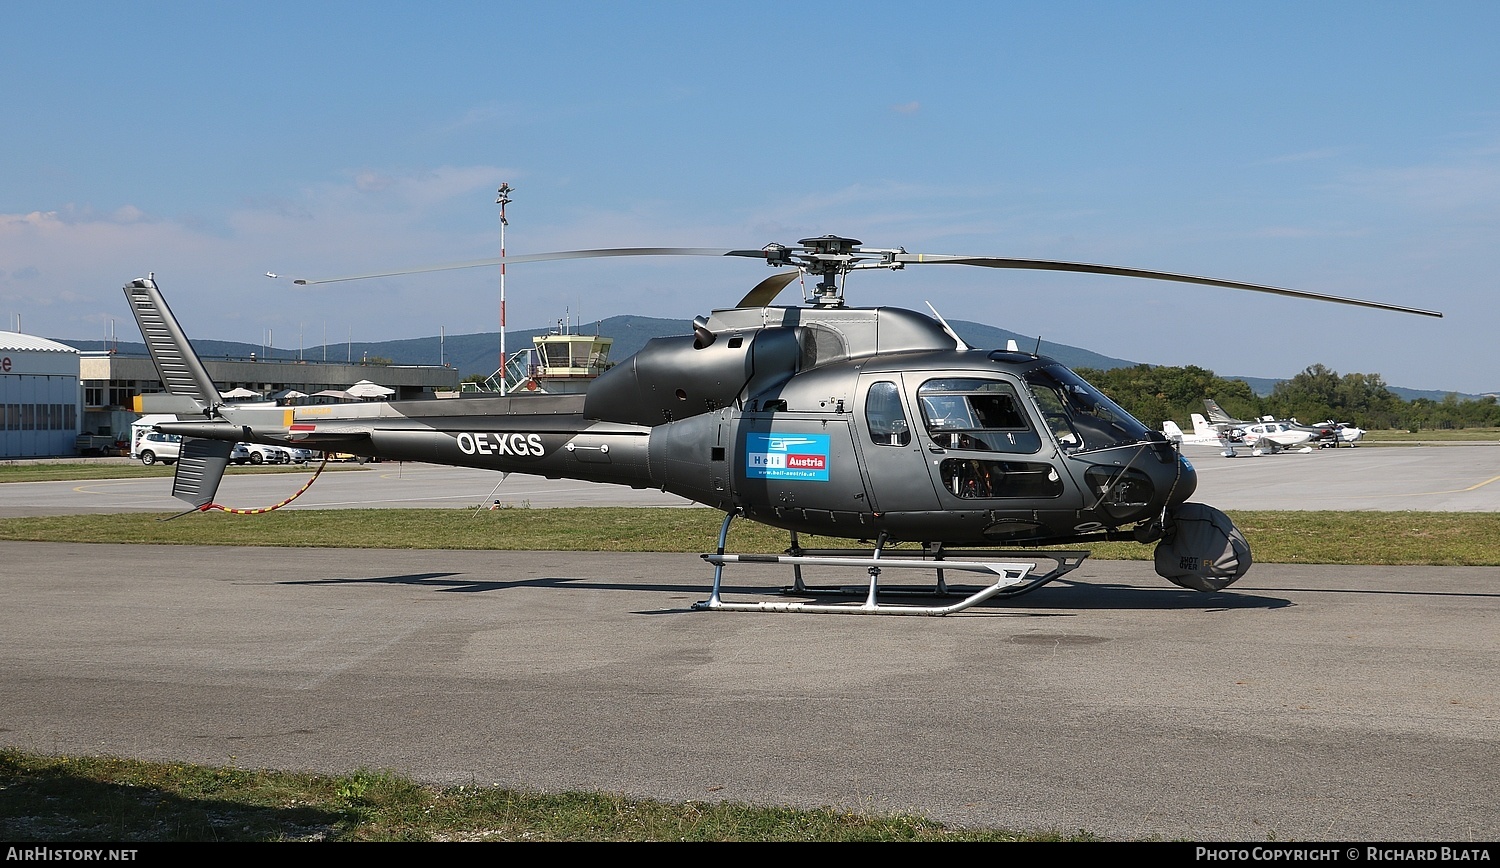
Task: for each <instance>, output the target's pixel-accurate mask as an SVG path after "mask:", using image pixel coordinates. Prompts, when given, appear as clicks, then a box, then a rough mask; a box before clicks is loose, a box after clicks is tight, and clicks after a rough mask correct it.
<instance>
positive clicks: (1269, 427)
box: [1169, 398, 1364, 457]
mask: <svg viewBox="0 0 1500 868" xmlns="http://www.w3.org/2000/svg"><path fill="white" fill-rule="evenodd" d="M1203 406H1204V408H1205V409H1206V410H1208V419H1207V420H1205V424H1206V425H1208V426H1210V427H1212V428H1214V429H1215V430H1217V431H1218V432H1219V434H1220V435H1222V436H1223V437H1224V439H1225V440H1226V441H1228V442H1229V443H1231V444H1234V443H1243V444H1244V445H1246V446H1249V447H1250V454H1251V455H1265V454H1275V453H1277V452H1282V451H1284V450H1293V451H1296V452H1311V451H1313V448H1312V446H1311V442H1312V441H1313V440H1314V439H1315V438H1316V437H1317V436H1318V434H1317V431H1316V429H1313V428H1308V427H1302V426H1299V425H1297V424H1296V423H1295V422H1290V421H1286V420H1282V419H1276V418H1273V417H1271V416H1264V417H1262V418H1260V419H1255V420H1249V419H1235V418H1233V417H1232V416H1230V415H1229V414H1228V413H1226V412H1224V410H1223V408H1222V407H1220V406H1219V405H1218V402H1216V401H1214V400H1213V399H1212V398H1205V399H1203ZM1200 418H1202V417H1200V416H1199V415H1198V414H1197V413H1194V414H1193V419H1194V425H1195V426H1196V425H1197V420H1198V419H1200ZM1360 433H1361V435H1363V433H1364V432H1360ZM1169 436H1170V435H1169ZM1229 457H1233V456H1229Z"/></svg>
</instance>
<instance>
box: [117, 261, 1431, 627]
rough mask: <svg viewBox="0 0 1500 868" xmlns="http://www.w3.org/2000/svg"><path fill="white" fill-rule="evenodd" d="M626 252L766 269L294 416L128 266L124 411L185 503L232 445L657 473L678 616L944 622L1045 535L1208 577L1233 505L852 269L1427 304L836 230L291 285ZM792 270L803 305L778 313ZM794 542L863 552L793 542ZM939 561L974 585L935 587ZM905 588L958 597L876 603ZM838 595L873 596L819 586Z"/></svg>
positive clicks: (1235, 551) (1139, 432) (1148, 442)
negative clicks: (551, 343) (965, 272)
mask: <svg viewBox="0 0 1500 868" xmlns="http://www.w3.org/2000/svg"><path fill="white" fill-rule="evenodd" d="M624 256H705V257H729V258H732V259H733V258H745V259H751V260H757V261H759V262H761V263H762V264H764V265H769V266H771V267H774V268H777V269H778V271H777V272H776V273H775V274H773V275H772V276H770V277H768V278H766V279H765V280H762V281H761V282H760V283H759V284H757V285H756V286H755V287H754V288H753V289H751V290H750V291H749V293H748V294H746V295H745V296H744V297H743V298H742V299H741V300H740V301H739V302H738V303H737V304H735V305H734V306H733V307H728V308H722V309H718V310H714V311H713V312H712V313H710V314H709V315H708V316H699V317H697V318H695V319H694V320H693V322H692V328H691V333H689V334H684V335H682V336H680V337H672V338H657V339H654V340H652V341H651V342H649V343H648V344H647V345H646V346H645V347H644V348H643V349H642V350H641V351H640V352H638V353H636V354H635V355H634V356H632V357H630V358H629V359H627V360H625V361H623V362H621V363H620V364H618V365H616V366H614V367H613V368H611V369H610V370H608V371H606V372H605V373H604V374H602V375H601V376H599V377H598V378H597V379H596V380H594V381H593V382H592V383H591V384H590V385H589V388H588V390H587V391H586V392H585V393H583V394H578V395H523V396H496V395H489V396H475V397H457V398H433V399H428V400H410V401H390V402H378V403H362V404H358V405H348V406H339V405H325V406H315V407H296V408H291V407H281V408H240V407H236V406H234V405H233V404H230V403H226V402H223V401H221V400H220V398H219V392H218V389H217V388H216V387H215V386H214V384H213V383H212V381H211V380H210V379H209V377H208V374H207V372H206V371H205V369H204V367H203V365H202V364H201V362H200V361H199V360H198V358H197V357H196V356H195V355H194V353H193V351H192V348H191V346H190V344H189V343H188V339H187V337H186V335H185V334H184V333H183V331H182V328H181V326H180V324H179V323H178V322H177V320H176V318H175V317H174V316H173V315H172V313H171V311H170V309H169V308H168V306H167V303H166V300H165V299H164V297H163V296H162V294H161V292H160V290H159V288H158V287H157V285H156V281H155V279H154V277H146V278H141V279H137V280H134V281H132V282H131V283H129V284H128V285H126V286H125V295H126V297H127V299H128V301H129V305H130V308H131V311H132V312H133V314H134V315H135V318H136V321H137V323H138V324H139V326H140V328H141V333H142V335H143V336H144V338H145V342H146V344H147V346H148V348H149V350H150V352H151V355H152V358H153V360H154V362H155V364H156V367H157V370H158V371H159V373H160V375H161V380H162V383H163V384H164V387H165V389H166V391H165V393H162V394H157V395H143V396H139V398H138V401H137V408H138V409H142V408H145V407H149V408H150V409H151V410H152V411H154V412H170V413H175V414H176V416H177V418H178V421H176V422H166V423H162V424H159V425H158V426H157V428H158V429H159V430H161V431H163V432H168V433H173V434H179V435H181V436H182V437H183V449H182V453H183V456H184V457H183V458H182V459H181V460H179V462H178V467H177V473H176V477H175V479H174V481H173V489H172V491H173V494H174V495H175V496H176V497H178V498H180V499H182V500H184V501H186V502H187V503H189V504H190V505H191V506H192V507H193V509H194V510H206V509H210V508H213V507H215V506H216V504H214V503H213V498H214V496H215V492H216V491H217V488H218V485H219V482H220V479H221V477H222V474H223V469H224V464H225V462H226V460H227V457H228V454H229V450H230V449H231V448H232V447H233V444H234V443H235V442H236V441H242V440H243V441H248V442H260V443H270V444H273V445H295V446H304V447H310V448H313V449H319V450H323V451H324V452H325V453H328V452H345V453H352V454H355V455H362V456H367V457H370V458H381V459H395V460H405V461H423V462H429V463H437V464H449V465H457V466H465V467H479V468H488V469H492V470H497V471H500V472H502V473H510V472H518V473H528V474H536V475H541V476H546V477H550V478H569V479H581V480H589V481H595V482H608V483H616V484H620V485H629V486H632V487H636V488H658V489H661V490H663V491H668V492H671V493H674V494H677V495H680V496H682V497H685V498H689V499H691V500H693V501H696V502H698V503H701V504H704V505H707V506H710V507H714V508H715V509H719V510H722V511H723V512H724V514H725V515H724V520H723V523H722V525H721V526H720V530H719V536H718V545H717V547H716V550H715V551H714V552H712V553H707V554H704V555H703V558H704V559H705V560H706V561H707V562H708V563H710V564H712V565H713V567H714V574H713V585H712V589H711V591H710V596H709V599H708V600H706V601H704V602H701V603H698V604H696V605H695V607H694V608H697V609H707V610H733V611H774V612H810V613H857V614H896V615H908V614H916V615H946V614H949V613H951V612H955V611H960V610H962V609H964V608H967V607H969V606H972V605H975V604H977V603H979V602H981V601H983V600H986V599H998V598H1008V597H1014V596H1017V595H1019V594H1023V593H1026V592H1028V591H1030V590H1033V589H1035V588H1037V587H1040V586H1041V585H1043V584H1045V583H1047V582H1050V581H1052V580H1054V579H1056V578H1058V577H1060V576H1062V575H1065V574H1067V573H1069V572H1070V571H1072V570H1074V569H1076V568H1077V567H1078V566H1079V565H1080V564H1081V563H1082V562H1083V560H1084V558H1086V557H1087V556H1088V552H1087V551H1086V550H1081V551H1063V550H1060V549H1059V548H1058V547H1061V546H1077V545H1086V544H1089V543H1092V542H1098V541H1105V540H1125V541H1134V542H1138V543H1142V544H1155V545H1156V551H1155V561H1156V569H1157V572H1158V573H1159V574H1160V575H1162V576H1163V577H1164V578H1166V579H1168V580H1169V581H1171V582H1173V583H1175V584H1177V585H1180V586H1183V587H1187V588H1192V589H1195V590H1199V591H1205V592H1215V591H1219V590H1222V589H1223V588H1224V587H1225V586H1227V585H1228V584H1230V583H1231V582H1233V581H1235V580H1236V579H1238V578H1239V577H1240V576H1242V575H1243V574H1244V573H1245V571H1246V570H1247V569H1248V568H1249V566H1250V561H1251V559H1250V549H1249V545H1248V544H1247V543H1246V542H1245V539H1244V535H1243V534H1242V533H1241V532H1240V531H1239V530H1238V529H1237V528H1236V527H1235V526H1234V524H1233V522H1232V521H1230V520H1229V518H1228V516H1226V515H1225V514H1224V513H1222V512H1220V511H1219V510H1216V509H1214V508H1213V507H1211V506H1207V505H1205V504H1200V503H1194V502H1192V501H1190V500H1189V498H1190V497H1191V496H1192V494H1193V492H1194V489H1195V488H1196V487H1197V473H1196V471H1195V470H1194V469H1193V466H1192V464H1191V463H1190V462H1189V461H1187V460H1186V459H1185V458H1183V457H1182V455H1181V454H1180V453H1179V451H1178V449H1177V447H1176V446H1175V445H1174V444H1173V443H1171V442H1170V441H1168V440H1167V438H1166V437H1165V435H1163V434H1162V433H1161V432H1159V431H1153V430H1151V429H1149V428H1147V427H1146V426H1145V425H1143V424H1142V423H1140V422H1139V421H1137V420H1136V419H1135V418H1133V417H1132V416H1131V415H1130V414H1129V413H1126V412H1125V411H1124V410H1122V409H1121V408H1120V407H1119V406H1117V405H1116V404H1115V403H1114V402H1112V401H1111V400H1109V398H1107V397H1105V396H1104V395H1103V394H1102V393H1101V392H1099V391H1098V390H1097V389H1095V388H1094V387H1093V386H1091V385H1090V384H1088V383H1087V382H1085V381H1084V380H1083V379H1082V378H1080V377H1079V376H1078V375H1077V374H1075V373H1073V372H1072V371H1071V370H1069V369H1067V368H1066V367H1064V366H1063V365H1061V364H1059V363H1057V362H1056V361H1054V360H1052V359H1050V358H1048V357H1046V356H1041V355H1037V354H1035V353H1031V352H1026V351H1023V350H1020V349H1018V348H1017V347H1016V346H1014V344H1013V343H1012V345H1010V346H1007V347H1003V348H998V349H994V348H975V347H971V346H969V345H968V344H966V343H965V342H964V341H963V340H962V339H961V338H960V337H959V336H958V334H957V333H956V332H955V331H954V330H953V329H952V328H951V327H950V326H949V325H948V323H947V322H946V321H945V320H944V319H943V318H942V316H941V315H939V314H938V313H937V311H936V310H935V309H932V314H931V315H928V314H924V313H919V312H916V311H912V310H907V309H903V308H895V307H874V308H860V307H849V306H847V305H846V304H845V303H844V288H845V284H846V282H847V281H846V278H847V277H848V276H849V275H850V274H852V273H854V272H856V271H861V272H863V271H866V270H870V269H886V270H891V271H903V270H905V269H906V268H908V267H910V266H916V265H931V264H947V265H967V266H977V267H985V268H1002V269H1034V270H1050V271H1064V272H1079V273H1092V274H1100V275H1111V276H1119V277H1135V278H1148V279H1156V280H1165V281H1177V282H1182V283H1189V284H1199V285H1208V286H1218V287H1224V288H1231V289H1243V290H1251V291H1256V292H1262V293H1271V294H1277V295H1283V296H1290V297H1295V298H1301V299H1309V300H1319V301H1331V302H1338V303H1341V304H1348V305H1356V306H1362V307H1367V308H1377V309H1382V310H1387V311H1394V312H1400V313H1409V314H1416V315H1422V316H1432V317H1440V316H1442V314H1440V313H1438V312H1435V311H1425V310H1420V309H1416V308H1409V307H1403V306H1400V305H1394V304H1387V303H1383V302H1375V301H1364V300H1360V299H1353V298H1346V297H1340V296H1332V295H1325V294H1319V293H1312V292H1304V291H1300V290H1290V289H1282V288H1278V287H1270V286H1261V285H1256V284H1249V283H1241V282H1238V281H1228V280H1220V279H1216V278H1206V277H1194V276H1189V275H1182V274H1173V273H1169V272H1160V271H1146V270H1142V269H1135V268H1126V267H1120V266H1107V265H1095V264H1090V263H1072V262H1056V261H1049V260H1032V259H1012V258H1002V257H992V256H971V255H934V254H922V253H907V252H906V251H905V250H904V249H902V248H873V247H865V246H863V245H862V243H861V242H859V241H856V240H854V239H850V238H843V237H838V236H833V235H825V236H821V237H816V238H805V239H802V240H801V241H800V242H798V244H797V245H795V246H787V245H782V244H769V245H766V246H765V247H762V248H754V249H719V248H662V247H653V248H611V249H596V250H573V251H562V252H556V253H542V254H530V255H520V256H509V257H501V258H498V259H489V260H481V261H474V262H466V263H456V264H452V265H444V266H429V267H424V268H417V269H408V270H405V271H394V272H381V273H375V274H365V275H355V276H352V277H343V278H328V279H323V280H298V281H296V282H297V283H298V284H299V285H314V284H321V283H330V282H335V281H339V280H352V279H363V278H378V277H385V276H390V275H395V274H413V273H419V272H429V271H438V270H443V269H449V268H469V267H476V266H493V265H503V264H512V265H514V264H520V263H526V262H537V261H546V260H562V259H578V258H591V257H624ZM799 279H801V280H802V290H803V292H802V294H803V299H802V302H803V303H802V304H801V305H795V304H793V305H776V304H774V303H773V302H774V300H775V298H776V297H777V296H778V295H779V294H780V293H781V291H782V290H783V289H785V288H786V287H788V286H789V285H790V284H791V283H793V282H794V281H797V280H799ZM928 307H929V309H931V305H930V304H929V306H928ZM502 479H503V477H502ZM737 517H742V518H745V519H749V520H752V521H756V522H760V523H763V524H766V525H770V526H772V527H776V528H780V529H783V530H785V531H787V532H788V535H789V541H790V544H789V546H788V548H787V550H786V553H785V554H783V555H775V556H771V555H759V554H735V553H732V552H730V551H728V548H729V546H728V539H729V531H730V526H731V523H732V521H733V520H734V519H735V518H737ZM799 534H817V535H823V536H827V537H833V538H840V539H847V540H858V541H861V542H863V543H865V544H866V547H859V548H849V549H823V550H812V549H806V548H803V546H802V545H801V543H800V542H799ZM871 541H873V543H872V544H871ZM997 547H998V548H997ZM1044 547H1045V548H1044ZM747 562H753V563H772V564H783V565H787V566H789V567H791V573H792V576H793V584H792V585H791V586H789V587H788V588H786V589H784V590H786V591H787V593H788V594H789V595H803V596H812V597H814V598H815V599H814V600H813V601H810V602H782V601H772V602H731V601H728V600H725V599H724V597H723V594H722V590H723V581H722V580H723V575H724V570H725V567H726V566H727V565H730V564H741V563H747ZM804 567H815V568H818V569H820V570H821V569H825V568H834V567H857V568H861V569H863V571H864V572H865V574H866V575H867V576H868V581H867V584H865V585H864V586H863V587H858V586H856V587H852V588H846V587H843V586H841V585H838V586H822V587H819V586H814V585H810V584H806V583H805V582H804V577H803V573H802V571H803V568H804ZM887 569H912V570H922V571H931V572H933V573H935V583H934V584H930V585H916V586H895V587H892V586H881V585H880V576H881V575H882V572H883V571H884V570H887ZM949 572H953V573H955V574H956V573H958V572H966V573H974V574H978V575H981V576H983V577H984V579H983V580H984V581H986V582H989V584H987V585H981V586H979V587H978V588H977V589H974V588H964V589H959V588H956V587H954V588H950V587H949V586H948V585H947V582H946V578H945V576H946V575H947V574H948V573H949ZM902 593H908V594H910V595H913V596H916V595H920V596H923V597H926V598H927V599H932V598H940V599H941V598H955V599H957V602H953V603H947V602H946V600H943V604H941V605H915V604H913V605H905V604H895V605H893V604H890V603H886V602H882V600H885V599H889V597H890V596H893V595H899V594H902ZM841 594H851V595H854V596H859V595H863V596H864V598H865V599H864V602H862V603H860V602H853V601H850V602H834V603H824V602H820V601H819V600H821V599H826V598H829V597H836V596H838V595H841Z"/></svg>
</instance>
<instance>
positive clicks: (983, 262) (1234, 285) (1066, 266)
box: [895, 253, 1442, 317]
mask: <svg viewBox="0 0 1500 868" xmlns="http://www.w3.org/2000/svg"><path fill="white" fill-rule="evenodd" d="M895 261H896V262H910V263H921V264H929V263H952V264H954V265H979V266H983V267H985V268H1023V269H1029V270H1032V271H1072V272H1078V273H1082V274H1109V275H1113V276H1115V277H1140V278H1144V279H1147V280H1175V281H1177V282H1179V283H1197V284H1202V285H1204V286H1220V287H1224V288H1226V289H1248V290H1251V291H1254V292H1268V293H1271V294H1272V295H1285V296H1289V297H1291V298H1306V299H1312V300H1314V301H1332V302H1337V303H1339V304H1352V305H1355V306H1357V307H1373V308H1377V309H1379V310H1390V311H1395V312H1397V313H1412V314H1417V315H1419V316H1433V317H1441V316H1442V314H1441V313H1439V312H1438V311H1435V310H1422V309H1420V308H1415V307H1404V306H1402V305H1399V304H1386V303H1385V302H1381V301H1366V300H1364V299H1360V298H1348V297H1345V296H1342V295H1328V294H1326V293H1321V292H1304V291H1302V290H1298V289H1283V288H1282V287H1279V286H1261V285H1260V284H1255V283H1241V282H1239V281H1237V280H1219V279H1218V278H1215V277H1195V276H1193V275H1191V274H1173V273H1171V272H1168V271H1147V270H1146V269H1143V268H1122V267H1120V266H1117V265H1094V264H1092V263H1088V262H1055V261H1052V260H1049V259H1007V258H1004V257H998V256H946V255H941V254H932V253H900V254H897V255H896V256H895Z"/></svg>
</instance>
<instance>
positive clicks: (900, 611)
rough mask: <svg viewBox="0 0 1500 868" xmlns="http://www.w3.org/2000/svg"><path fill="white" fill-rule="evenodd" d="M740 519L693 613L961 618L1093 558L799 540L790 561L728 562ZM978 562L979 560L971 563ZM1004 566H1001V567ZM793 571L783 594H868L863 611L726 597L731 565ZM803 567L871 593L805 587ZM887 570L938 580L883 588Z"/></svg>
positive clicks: (725, 531)
mask: <svg viewBox="0 0 1500 868" xmlns="http://www.w3.org/2000/svg"><path fill="white" fill-rule="evenodd" d="M734 516H735V513H732V512H731V513H729V514H728V515H726V516H725V517H724V525H723V527H722V528H721V529H720V530H719V547H718V550H717V551H716V552H714V553H712V554H705V555H703V556H702V557H703V559H704V560H706V561H708V562H709V563H711V564H713V565H714V584H713V591H712V593H711V595H710V596H709V599H707V600H705V601H703V602H700V603H694V604H693V608H694V609H699V610H704V609H707V610H715V611H733V612H802V613H810V614H840V615H928V616H939V615H949V614H952V613H954V612H960V611H963V610H964V609H967V608H969V607H971V606H974V605H976V604H978V603H982V602H984V601H985V600H989V599H996V598H998V599H1006V598H1010V597H1017V596H1020V595H1021V594H1024V593H1027V592H1029V591H1033V590H1036V589H1037V588H1039V587H1041V586H1042V585H1045V584H1046V583H1048V582H1050V581H1052V580H1053V579H1056V578H1059V577H1061V576H1064V575H1066V574H1067V573H1070V572H1072V571H1073V570H1075V569H1077V568H1078V567H1079V566H1081V565H1082V564H1083V561H1084V559H1085V558H1087V557H1088V555H1089V553H1088V552H1086V551H1067V552H1061V551H1047V552H1043V551H1015V550H1000V549H963V550H959V551H950V550H945V549H943V548H942V547H941V546H924V547H923V550H922V555H921V557H919V558H890V557H883V554H884V550H885V537H884V536H883V535H882V536H881V538H880V539H879V540H878V541H877V542H876V545H875V549H874V551H873V552H872V551H870V550H868V549H803V548H802V547H801V546H799V545H798V544H797V534H796V533H795V532H794V533H792V545H791V547H790V548H789V549H788V550H787V553H786V554H784V555H758V554H739V555H737V554H727V553H725V551H724V548H725V544H726V541H727V540H728V537H729V525H730V523H731V522H732V521H733V520H734ZM953 558H965V559H966V560H954V559H953ZM969 558H979V559H980V560H967V559H969ZM999 559H1003V560H999ZM1038 560H1051V561H1052V562H1053V564H1054V566H1053V568H1052V569H1050V570H1048V571H1047V572H1044V573H1034V570H1036V569H1037V565H1036V564H1035V563H1030V562H1027V561H1038ZM732 563H739V564H787V565H790V566H791V567H792V576H793V581H792V584H791V585H790V586H788V587H784V588H782V589H781V593H783V594H797V595H807V596H840V595H844V596H854V595H859V594H863V595H864V597H865V600H864V602H863V603H858V604H856V603H842V604H824V603H801V602H769V601H767V602H758V603H731V602H726V601H725V600H724V599H723V597H722V595H721V589H722V587H723V579H724V565H725V564H732ZM804 566H821V567H863V568H864V569H865V572H866V573H867V574H868V575H869V577H870V580H869V584H868V586H865V587H858V586H852V585H808V584H806V583H804V581H803V577H802V568H803V567H804ZM885 569H920V570H934V571H935V572H936V573H937V579H936V582H935V583H934V584H930V585H894V586H885V587H882V586H881V585H880V574H881V572H882V571H883V570H885ZM949 570H958V571H960V572H974V573H984V574H987V575H988V576H990V577H994V579H995V581H994V582H993V583H992V584H989V585H985V586H980V587H972V586H966V587H957V586H950V585H948V583H947V580H946V573H947V571H949ZM881 596H907V597H955V596H957V597H962V598H963V599H961V600H959V601H957V602H955V603H952V604H949V605H936V606H920V605H885V604H882V603H880V602H879V598H880V597H881Z"/></svg>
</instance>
